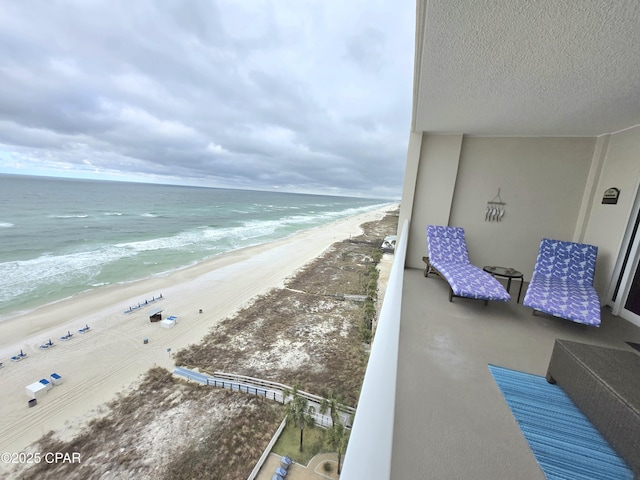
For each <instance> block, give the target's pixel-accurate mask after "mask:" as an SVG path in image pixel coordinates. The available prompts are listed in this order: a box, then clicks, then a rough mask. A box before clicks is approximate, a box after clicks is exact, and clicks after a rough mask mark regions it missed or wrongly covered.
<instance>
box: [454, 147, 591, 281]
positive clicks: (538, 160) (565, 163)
mask: <svg viewBox="0 0 640 480" xmlns="http://www.w3.org/2000/svg"><path fill="white" fill-rule="evenodd" d="M595 143H596V141H595V139H594V138H588V137H570V138H562V137H465V140H464V142H463V145H462V152H461V155H460V166H459V169H458V179H457V182H456V191H455V196H454V201H453V209H452V212H451V219H450V225H453V226H460V227H463V228H464V229H465V232H466V235H467V246H468V249H469V256H470V258H471V261H472V263H474V264H475V265H478V266H483V265H501V266H505V267H512V268H515V269H516V270H520V271H521V272H523V273H524V276H525V279H527V280H528V279H529V278H530V277H531V274H532V272H533V267H534V265H535V261H536V256H537V254H538V248H539V246H540V240H541V239H542V238H545V237H546V238H554V239H558V240H567V241H571V240H573V235H574V231H575V228H576V222H577V221H578V214H579V212H580V207H581V204H582V198H583V194H584V191H585V185H586V183H587V178H588V176H589V172H590V168H591V161H592V158H593V151H594V147H595ZM498 189H500V197H501V199H502V201H503V202H505V203H506V205H505V207H504V208H505V212H506V213H505V215H504V217H503V219H502V221H501V222H486V221H485V210H486V207H487V202H488V201H490V200H492V199H493V198H494V197H495V196H496V194H497V193H498Z"/></svg>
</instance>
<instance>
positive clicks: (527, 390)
mask: <svg viewBox="0 0 640 480" xmlns="http://www.w3.org/2000/svg"><path fill="white" fill-rule="evenodd" d="M489 370H490V371H491V373H492V374H493V378H494V379H495V381H496V383H497V384H498V387H499V388H500V391H501V392H502V395H504V399H505V401H506V402H507V405H508V406H509V408H510V409H511V413H512V414H513V416H514V417H515V419H516V421H517V422H518V425H519V426H520V430H521V431H522V433H523V434H524V437H525V438H526V440H527V442H528V443H529V447H531V451H532V452H533V455H534V456H535V457H536V460H537V461H538V465H540V468H541V469H542V471H543V472H544V474H545V476H546V477H547V479H564V480H568V479H570V480H580V479H584V480H604V479H612V480H621V479H633V472H632V471H631V469H629V467H628V466H627V464H626V463H625V461H624V460H623V459H622V458H620V457H619V456H618V454H617V453H616V452H615V451H614V450H613V448H611V446H610V445H609V443H608V442H607V441H606V440H605V439H604V438H603V437H602V435H600V433H599V432H598V430H596V428H595V427H594V426H593V425H591V422H589V420H588V419H587V417H585V416H584V415H583V414H582V412H581V411H580V410H578V408H577V407H576V406H575V405H574V404H573V402H572V401H571V399H570V398H569V397H568V396H567V394H566V393H564V391H563V390H562V389H561V388H560V387H559V386H558V385H551V384H549V383H548V382H547V380H546V379H545V378H544V377H539V376H537V375H531V374H529V373H523V372H518V371H515V370H509V369H507V368H502V367H496V366H493V365H489Z"/></svg>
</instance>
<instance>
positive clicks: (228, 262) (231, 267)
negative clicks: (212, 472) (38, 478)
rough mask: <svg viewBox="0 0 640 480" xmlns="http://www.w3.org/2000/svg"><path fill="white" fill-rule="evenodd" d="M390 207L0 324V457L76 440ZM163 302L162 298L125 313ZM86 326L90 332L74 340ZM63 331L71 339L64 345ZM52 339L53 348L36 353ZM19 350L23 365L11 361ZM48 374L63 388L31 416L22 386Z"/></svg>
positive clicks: (54, 390) (105, 289) (48, 395)
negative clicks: (123, 394)
mask: <svg viewBox="0 0 640 480" xmlns="http://www.w3.org/2000/svg"><path fill="white" fill-rule="evenodd" d="M391 208H392V207H385V208H383V209H380V210H377V211H373V212H368V213H365V214H360V215H357V216H353V217H350V218H347V219H344V220H340V221H338V222H334V223H332V224H330V225H326V226H323V227H319V228H315V229H312V230H308V231H305V232H302V233H299V234H296V235H294V236H292V237H290V238H287V239H284V240H279V241H276V242H272V243H268V244H263V245H259V246H256V247H250V248H246V249H242V250H238V251H235V252H230V253H227V254H224V255H220V256H218V257H216V258H213V259H211V260H209V261H206V262H203V263H200V264H198V265H196V266H194V267H191V268H188V269H184V270H180V271H176V272H173V273H172V274H170V275H167V276H164V277H155V278H150V279H146V280H143V281H139V282H135V283H130V284H126V285H112V286H108V287H103V288H100V289H97V290H94V291H92V292H88V293H86V294H82V295H78V296H76V297H73V298H70V299H67V300H64V301H61V302H58V303H55V304H52V305H48V306H46V307H43V308H40V309H38V310H36V311H33V312H30V313H29V314H25V315H20V316H16V317H13V318H9V319H6V320H4V321H2V322H0V339H1V340H0V361H1V362H3V363H4V365H3V366H2V367H1V368H0V381H2V394H1V402H0V451H2V452H19V451H22V450H23V449H24V448H26V447H27V446H28V445H30V444H31V443H33V442H34V441H36V440H37V439H38V438H40V437H41V436H42V435H43V434H45V433H47V432H48V431H50V430H55V431H57V432H58V433H59V435H61V436H63V437H69V436H72V435H73V434H74V433H75V432H76V431H77V428H78V427H79V426H80V425H82V424H84V423H85V422H86V421H87V420H89V419H90V418H91V417H92V416H93V415H95V414H97V413H99V409H100V406H101V405H103V404H104V403H105V402H108V401H109V400H110V399H112V398H114V396H115V395H116V394H117V393H118V392H120V391H124V390H126V389H128V388H130V387H131V386H132V385H134V384H135V383H136V381H137V379H138V378H139V376H140V375H141V374H143V373H144V372H146V371H147V370H148V369H149V368H151V367H153V366H154V365H158V366H163V367H165V368H167V369H169V370H171V369H173V366H174V365H173V361H172V356H171V352H175V351H177V350H179V349H181V348H183V347H185V346H187V345H189V344H192V343H196V342H198V341H199V340H200V339H201V338H202V337H203V336H205V334H206V333H207V332H208V331H209V329H210V328H211V327H213V326H214V325H216V324H217V323H218V322H220V321H221V320H222V319H224V318H225V317H227V316H229V315H231V314H233V313H234V312H235V311H237V310H238V309H239V308H240V307H242V306H243V305H245V304H247V302H249V301H250V300H251V299H252V298H254V297H255V296H256V295H259V294H261V293H264V292H266V291H268V290H270V289H271V288H275V287H281V286H282V285H283V283H284V280H285V279H286V278H287V277H289V276H291V275H292V274H293V273H294V272H295V271H296V270H298V269H300V268H301V267H303V266H304V265H305V264H307V263H308V262H310V261H311V260H313V259H314V258H316V257H317V256H319V255H320V254H322V252H323V251H324V250H326V248H327V247H329V246H330V245H331V244H332V243H334V242H336V241H339V240H343V239H345V238H349V237H350V236H356V235H359V234H360V233H361V229H360V225H361V224H363V223H364V222H368V221H373V220H378V219H381V218H382V217H383V216H384V213H385V212H386V211H388V210H390V209H391ZM160 294H162V299H161V300H157V301H155V302H152V303H150V304H149V305H148V306H144V307H141V308H139V309H136V310H135V311H134V312H132V313H127V314H125V313H124V312H125V310H127V309H128V308H129V307H130V306H136V305H138V303H139V302H142V303H144V301H145V300H150V299H152V298H153V297H158V296H159V295H160ZM156 309H162V310H163V312H162V315H163V318H166V317H168V316H170V315H174V316H176V317H178V323H177V325H176V326H175V327H174V328H170V329H165V328H162V327H161V326H160V324H159V323H151V322H150V321H149V313H150V312H152V311H153V310H156ZM200 310H202V312H203V313H199V311H200ZM85 325H88V326H89V327H90V330H89V331H88V332H86V333H79V332H78V329H80V328H82V327H84V326H85ZM68 331H69V332H71V333H72V334H73V337H72V338H71V339H70V340H67V341H61V340H60V337H61V336H62V335H64V334H66V333H67V332H68ZM49 339H51V340H52V341H53V343H54V344H55V345H54V346H53V347H50V348H48V349H46V350H42V349H40V348H39V346H40V345H41V344H43V343H45V342H46V341H48V340H49ZM144 339H148V343H146V344H145V343H144ZM20 350H22V351H23V352H24V353H26V354H27V357H26V358H24V359H23V360H21V361H19V362H13V361H11V359H10V357H12V356H13V355H16V354H17V353H19V352H20ZM53 372H55V373H58V374H59V375H61V376H62V378H63V382H64V383H63V384H62V385H59V386H55V387H53V388H52V389H51V390H50V391H49V392H48V393H46V394H44V395H43V396H42V397H41V398H39V399H38V404H37V405H36V406H35V407H33V408H28V406H27V401H28V398H29V397H27V395H26V392H25V387H26V386H27V385H29V384H31V383H33V382H37V381H38V380H39V379H41V378H48V377H49V375H50V374H51V373H53Z"/></svg>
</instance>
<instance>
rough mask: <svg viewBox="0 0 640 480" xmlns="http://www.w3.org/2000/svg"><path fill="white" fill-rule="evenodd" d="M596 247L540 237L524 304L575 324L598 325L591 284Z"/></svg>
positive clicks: (594, 267) (595, 296)
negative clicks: (538, 248)
mask: <svg viewBox="0 0 640 480" xmlns="http://www.w3.org/2000/svg"><path fill="white" fill-rule="evenodd" d="M597 255H598V247H596V246H594V245H587V244H584V243H574V242H564V241H561V240H552V239H549V238H543V239H542V241H541V242H540V250H539V251H538V258H537V259H536V265H535V267H534V269H533V275H532V277H531V282H530V283H529V287H528V288H527V294H526V295H525V297H524V301H523V302H522V303H523V305H526V306H527V307H531V308H533V313H534V315H535V313H536V312H537V311H538V312H542V313H547V314H549V315H553V316H555V317H560V318H564V319H566V320H571V321H572V322H576V323H583V324H585V325H592V326H594V327H597V326H599V325H600V299H599V298H598V293H597V292H596V290H595V288H594V287H593V276H594V273H595V269H596V257H597Z"/></svg>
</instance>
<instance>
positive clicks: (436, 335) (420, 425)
mask: <svg viewBox="0 0 640 480" xmlns="http://www.w3.org/2000/svg"><path fill="white" fill-rule="evenodd" d="M518 287H519V282H515V281H514V282H513V285H512V286H511V294H512V296H513V298H512V299H511V302H509V303H498V302H493V303H491V302H490V303H489V305H488V306H485V305H484V303H483V302H480V301H475V300H468V299H462V298H454V299H453V302H452V303H450V302H449V295H448V286H447V284H446V283H445V282H444V281H443V280H442V279H440V278H438V277H436V276H435V275H430V276H429V278H424V276H423V271H422V270H417V269H407V270H405V274H404V291H403V298H402V317H401V324H400V352H399V358H398V385H397V393H396V405H395V424H394V439H393V452H392V474H391V478H392V479H393V480H396V479H432V478H433V479H474V480H482V479H487V480H489V479H491V480H494V479H500V478H521V479H540V480H543V479H544V475H543V474H542V471H541V470H540V468H539V467H538V464H537V463H536V460H535V458H534V456H533V454H532V453H531V450H530V449H529V447H528V445H527V442H526V440H525V439H524V437H523V436H522V434H521V432H520V429H519V427H518V424H517V423H516V421H515V420H514V418H513V416H512V415H511V412H510V410H509V407H507V405H506V403H505V402H504V399H503V397H502V395H501V394H500V391H499V389H498V387H497V385H496V384H495V382H494V380H493V377H492V376H491V373H490V372H489V369H488V367H487V366H488V364H493V365H498V366H502V367H506V368H511V369H515V370H520V371H524V372H529V373H533V374H536V375H545V373H546V370H547V365H548V364H549V359H550V358H551V351H552V349H553V345H554V341H555V339H556V338H563V339H568V340H575V341H579V342H584V343H592V344H597V345H603V346H611V347H615V348H620V349H629V350H632V349H631V348H630V347H629V346H628V345H627V344H626V343H625V341H632V342H636V343H640V328H639V327H637V326H635V325H633V324H632V323H630V322H627V321H625V320H623V319H622V318H619V317H615V316H613V315H611V314H610V313H609V312H608V311H605V310H603V313H602V325H601V326H600V327H599V328H594V327H588V326H584V325H580V324H577V323H573V322H569V321H567V320H561V319H556V318H553V317H550V316H546V315H541V314H538V315H536V316H533V315H532V314H531V309H530V308H527V307H524V306H523V305H522V304H521V303H520V304H518V303H516V297H517V294H518V293H517V292H518ZM525 291H526V284H525V286H524V288H523V294H522V297H523V298H524V292H525ZM514 293H515V295H514Z"/></svg>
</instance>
